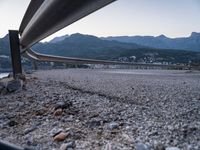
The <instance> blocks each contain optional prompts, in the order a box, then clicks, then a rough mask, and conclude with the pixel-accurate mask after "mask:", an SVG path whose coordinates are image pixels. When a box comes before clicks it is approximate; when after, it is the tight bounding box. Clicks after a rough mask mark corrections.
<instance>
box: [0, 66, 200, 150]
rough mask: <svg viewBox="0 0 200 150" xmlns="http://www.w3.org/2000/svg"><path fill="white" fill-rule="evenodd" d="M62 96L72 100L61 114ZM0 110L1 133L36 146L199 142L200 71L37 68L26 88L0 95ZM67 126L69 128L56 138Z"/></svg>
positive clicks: (185, 145)
mask: <svg viewBox="0 0 200 150" xmlns="http://www.w3.org/2000/svg"><path fill="white" fill-rule="evenodd" d="M60 103H65V104H66V103H67V104H70V105H67V107H65V108H63V109H62V110H61V112H60V113H59V114H56V113H55V111H57V110H56V109H55V108H56V107H57V106H58V105H59V104H60ZM0 112H1V113H0V139H3V140H7V141H10V142H12V143H15V144H17V145H20V146H24V147H25V146H29V147H32V148H34V149H41V150H44V149H45V150H47V149H48V150H49V149H59V148H60V146H61V145H62V144H63V143H68V144H70V142H71V143H73V146H72V144H71V147H72V148H75V149H106V150H109V149H113V150H114V149H138V150H139V148H141V147H143V148H146V149H147V150H148V149H155V150H159V149H160V150H161V149H162V148H170V147H177V148H179V149H183V150H187V149H191V150H193V149H197V150H198V149H200V72H198V71H192V72H191V71H169V70H114V69H110V70H108V69H107V70H98V69H96V70H95V69H94V70H92V69H91V70H90V69H66V70H49V71H37V72H34V73H33V74H32V75H29V76H28V83H27V86H26V90H22V91H18V92H15V93H11V94H9V95H5V96H1V97H0ZM60 130H62V131H65V132H66V133H68V136H67V137H66V139H65V140H64V141H61V142H55V141H53V134H55V133H54V132H57V131H60ZM69 147H70V146H69ZM141 150H142V149H141Z"/></svg>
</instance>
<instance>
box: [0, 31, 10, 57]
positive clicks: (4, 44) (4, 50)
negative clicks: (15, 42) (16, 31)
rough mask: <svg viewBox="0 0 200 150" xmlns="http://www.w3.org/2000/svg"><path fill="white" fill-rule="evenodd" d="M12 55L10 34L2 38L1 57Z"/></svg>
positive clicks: (0, 44)
mask: <svg viewBox="0 0 200 150" xmlns="http://www.w3.org/2000/svg"><path fill="white" fill-rule="evenodd" d="M9 54H10V46H9V36H8V34H7V35H6V36H5V37H3V38H0V55H9Z"/></svg>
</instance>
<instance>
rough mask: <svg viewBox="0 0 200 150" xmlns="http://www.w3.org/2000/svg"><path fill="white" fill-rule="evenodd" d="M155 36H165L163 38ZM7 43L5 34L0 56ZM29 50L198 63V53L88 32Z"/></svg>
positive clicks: (155, 61)
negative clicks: (129, 41) (108, 37)
mask: <svg viewBox="0 0 200 150" xmlns="http://www.w3.org/2000/svg"><path fill="white" fill-rule="evenodd" d="M194 36H195V34H194V33H193V37H194ZM158 38H164V39H165V38H166V37H164V36H161V37H158ZM8 43H9V41H8V36H5V37H4V38H2V39H0V55H9V53H10V51H9V44H8ZM195 43H196V42H195ZM143 44H144V45H147V44H145V43H143ZM33 49H34V50H35V51H36V52H40V53H44V54H51V55H59V56H68V57H82V58H92V59H105V60H120V61H134V62H147V63H149V62H150V63H165V62H167V63H188V62H200V52H193V51H184V50H179V49H178V50H174V49H173V50H169V49H166V48H165V49H158V48H150V47H146V46H143V45H139V44H135V43H126V42H118V41H112V40H111V41H110V40H104V39H101V38H98V37H95V36H92V35H83V34H78V33H77V34H72V35H70V36H69V35H67V36H62V37H57V38H55V39H54V40H52V41H50V42H46V43H38V44H36V45H35V46H33Z"/></svg>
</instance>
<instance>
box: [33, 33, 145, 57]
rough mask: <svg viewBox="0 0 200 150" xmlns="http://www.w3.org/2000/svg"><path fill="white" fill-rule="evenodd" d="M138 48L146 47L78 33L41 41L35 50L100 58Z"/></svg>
mask: <svg viewBox="0 0 200 150" xmlns="http://www.w3.org/2000/svg"><path fill="white" fill-rule="evenodd" d="M138 48H145V47H144V46H140V45H137V44H133V43H131V44H130V43H122V42H117V41H107V40H102V39H100V38H97V37H95V36H92V35H82V34H78V33H77V34H72V35H71V36H69V37H67V38H65V39H64V40H62V41H59V42H56V43H52V42H50V43H40V44H37V45H36V46H34V50H36V51H38V52H42V53H45V54H53V55H60V56H69V57H83V58H98V59H113V58H116V57H117V56H119V55H121V53H123V52H125V50H133V49H138Z"/></svg>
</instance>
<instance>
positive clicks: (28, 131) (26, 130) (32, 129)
mask: <svg viewBox="0 0 200 150" xmlns="http://www.w3.org/2000/svg"><path fill="white" fill-rule="evenodd" d="M36 129H37V126H33V127H31V128H27V129H25V130H24V134H28V133H30V132H33V131H34V130H36Z"/></svg>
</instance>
